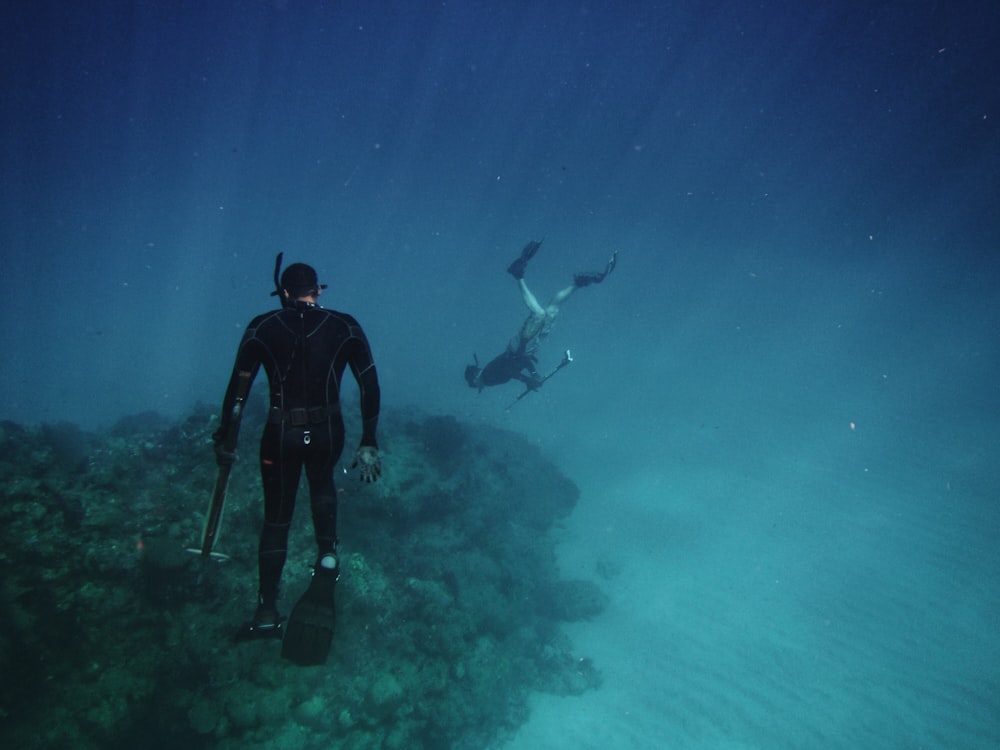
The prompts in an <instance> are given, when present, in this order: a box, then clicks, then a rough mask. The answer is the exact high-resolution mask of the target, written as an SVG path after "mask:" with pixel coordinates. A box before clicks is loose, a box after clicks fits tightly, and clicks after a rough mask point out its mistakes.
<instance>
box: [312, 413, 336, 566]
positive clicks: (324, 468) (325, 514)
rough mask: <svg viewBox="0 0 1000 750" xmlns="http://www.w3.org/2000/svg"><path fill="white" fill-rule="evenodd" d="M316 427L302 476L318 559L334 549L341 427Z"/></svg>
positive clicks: (332, 554) (334, 553)
mask: <svg viewBox="0 0 1000 750" xmlns="http://www.w3.org/2000/svg"><path fill="white" fill-rule="evenodd" d="M317 427H319V428H320V429H317V430H315V431H314V432H313V435H314V436H315V437H314V439H313V441H312V443H311V444H310V445H309V447H308V449H307V452H306V462H305V466H306V479H307V480H308V482H309V497H310V501H311V506H312V519H313V531H314V532H315V534H316V547H317V549H318V552H319V555H318V557H317V559H318V560H322V558H324V557H326V556H328V555H331V556H336V552H337V488H336V487H335V485H334V482H333V469H334V467H335V465H336V463H337V460H338V459H339V458H340V454H341V451H343V449H344V428H343V426H340V427H339V428H338V427H337V425H335V424H328V425H317Z"/></svg>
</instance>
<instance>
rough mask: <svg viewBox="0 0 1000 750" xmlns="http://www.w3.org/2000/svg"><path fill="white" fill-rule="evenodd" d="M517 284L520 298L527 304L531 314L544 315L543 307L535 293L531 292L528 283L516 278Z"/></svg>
mask: <svg viewBox="0 0 1000 750" xmlns="http://www.w3.org/2000/svg"><path fill="white" fill-rule="evenodd" d="M517 285H518V286H519V287H520V288H521V299H523V300H524V304H525V305H527V306H528V309H529V310H531V312H532V314H533V315H544V314H545V308H543V307H542V306H541V305H540V304H538V300H537V299H536V298H535V295H534V294H532V293H531V290H530V289H528V285H527V284H526V283H525V282H524V279H518V280H517Z"/></svg>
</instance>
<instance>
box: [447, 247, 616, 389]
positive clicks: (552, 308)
mask: <svg viewBox="0 0 1000 750" xmlns="http://www.w3.org/2000/svg"><path fill="white" fill-rule="evenodd" d="M541 246H542V243H541V242H535V241H534V240H532V241H531V242H529V243H528V244H527V245H525V246H524V249H522V250H521V254H520V255H519V256H518V257H517V259H516V260H515V261H514V262H513V263H511V264H510V266H508V267H507V273H509V274H510V275H511V276H513V277H514V278H515V279H517V284H518V287H519V288H520V290H521V298H522V299H523V300H524V304H525V305H526V306H527V308H528V311H529V314H528V318H527V319H526V320H525V321H524V324H523V325H522V326H521V330H520V331H518V333H517V335H516V336H514V338H512V339H511V340H510V342H509V343H508V344H507V348H506V350H504V352H503V353H502V354H499V355H497V356H496V357H494V358H493V359H492V360H490V362H488V363H487V365H486V366H485V367H480V366H479V358H478V357H474V359H475V363H474V364H471V365H468V366H467V367H466V368H465V382H466V383H468V384H469V387H470V388H477V389H478V390H480V391H482V390H483V388H486V387H487V386H494V385H502V384H503V383H507V382H509V381H511V380H519V381H521V382H522V383H524V385H525V387H526V389H527V390H529V391H531V390H537V389H538V388H540V387H541V385H542V383H543V382H544V381H545V379H546V378H545V377H543V376H542V375H540V374H539V373H538V371H537V370H536V369H535V365H536V364H537V362H538V358H537V356H536V354H535V352H536V351H537V350H538V346H539V343H540V342H541V339H543V338H545V337H546V336H547V335H548V334H549V331H550V330H551V329H552V324H553V323H554V322H555V318H556V316H557V315H558V314H559V307H560V305H562V303H563V302H565V301H566V300H567V299H568V298H569V296H570V295H571V294H573V292H575V291H576V290H577V289H582V288H583V287H585V286H590V285H591V284H600V283H601V282H602V281H604V279H605V277H606V276H607V275H608V274H609V273H611V272H612V271H613V270H614V268H615V263H616V262H617V260H618V251H615V252H614V253H613V254H612V256H611V258H610V260H608V264H607V266H606V267H605V269H604V270H603V271H590V272H584V273H578V274H575V275H574V276H573V283H572V284H571V285H570V286H568V287H566V288H565V289H563V290H561V291H559V292H556V294H555V296H553V297H552V299H551V300H549V304H548V305H546V306H545V307H542V306H541V305H540V304H539V302H538V300H537V299H536V298H535V295H534V294H532V293H531V290H530V289H529V288H528V285H527V283H526V282H525V281H524V272H525V270H526V269H527V266H528V261H529V260H531V259H532V258H533V257H534V255H535V253H537V252H538V249H539V248H540V247H541ZM567 361H570V360H569V352H567V354H566V359H564V360H563V362H564V363H565V362H567ZM557 369H558V368H557Z"/></svg>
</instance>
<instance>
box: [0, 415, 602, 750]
mask: <svg viewBox="0 0 1000 750" xmlns="http://www.w3.org/2000/svg"><path fill="white" fill-rule="evenodd" d="M262 418H263V413H262V411H254V410H248V414H247V416H246V418H245V421H246V422H247V423H246V424H245V425H244V428H243V438H242V443H243V454H244V455H245V456H246V457H247V458H250V459H251V460H242V461H239V462H238V463H237V465H236V467H235V469H234V471H233V475H232V478H231V482H230V489H229V498H228V500H227V507H226V511H225V516H224V519H223V524H222V533H221V535H220V539H219V542H218V544H217V547H216V549H217V550H219V551H221V552H225V553H226V554H228V555H229V556H230V557H231V559H230V560H229V561H228V562H225V563H221V564H220V563H217V562H215V561H206V560H203V559H202V558H200V557H199V556H197V555H192V554H189V553H187V552H186V551H185V547H191V546H196V545H197V544H198V542H199V538H200V534H201V526H202V519H203V515H202V514H203V513H204V510H205V505H206V504H207V501H208V498H209V495H210V493H211V489H212V483H213V480H214V474H215V466H214V462H213V457H212V450H211V446H210V439H209V435H210V434H211V432H212V430H213V429H214V426H215V425H214V422H215V417H214V416H213V413H212V411H211V410H209V409H208V408H206V407H201V406H199V407H196V408H195V409H194V410H193V412H192V413H191V414H190V415H189V416H188V417H187V418H186V419H184V420H182V421H180V422H177V423H173V422H170V421H167V420H165V419H163V418H162V417H159V416H157V415H155V414H139V415H135V416H133V417H129V418H127V419H125V420H122V421H121V422H119V423H118V424H117V425H115V426H114V427H113V428H112V429H110V430H108V431H106V432H102V433H87V432H84V431H82V430H80V429H79V428H77V427H75V426H73V425H68V424H58V425H45V426H40V427H24V426H21V425H17V424H13V423H10V422H2V423H0V496H2V497H0V671H2V672H3V674H4V675H5V676H6V679H5V680H3V681H0V736H3V737H4V738H5V742H6V744H8V745H9V746H11V747H20V748H49V749H58V748H70V747H72V748H76V749H77V750H88V749H90V748H102V749H105V750H106V749H108V748H112V749H113V748H132V747H144V748H176V747H185V748H189V749H195V750H197V749H199V748H219V749H220V750H230V748H232V749H235V748H261V750H263V748H275V747H295V748H306V749H308V748H331V747H337V748H350V749H351V750H369V749H375V748H383V749H391V748H408V749H409V750H421V748H424V749H427V750H430V749H431V748H434V749H435V750H436V749H437V748H456V750H461V749H464V748H476V749H477V750H482V749H483V748H489V747H492V746H496V745H497V744H499V743H501V742H502V741H503V740H504V739H505V738H506V737H508V736H509V735H510V733H511V732H512V731H513V729H515V728H516V727H517V726H518V725H519V724H520V723H522V722H523V721H524V719H525V717H526V716H527V711H528V708H527V697H528V695H529V694H530V692H532V691H537V690H544V691H551V692H557V693H563V694H578V693H580V692H583V691H585V690H588V689H592V688H594V687H595V686H596V685H597V684H598V683H599V674H598V671H597V669H595V667H594V665H593V664H592V663H591V662H590V661H589V660H588V659H586V658H583V657H581V656H579V655H577V654H574V653H573V649H572V645H571V643H570V642H569V639H568V638H567V637H566V635H565V634H564V633H563V632H562V630H561V629H560V622H561V621H566V620H574V619H581V618H586V617H591V616H593V615H595V614H596V613H597V612H599V611H600V610H601V609H602V608H603V606H604V603H605V599H604V596H603V594H602V593H601V592H600V591H599V590H598V588H597V587H596V586H595V585H594V584H593V583H592V582H587V581H560V580H559V576H558V572H557V570H556V565H555V555H554V550H553V547H554V543H555V541H554V538H553V535H552V533H551V532H552V530H553V528H554V527H556V525H557V524H558V522H559V519H561V518H563V517H564V516H566V515H567V514H568V513H569V512H570V511H571V510H572V508H573V506H574V503H575V502H576V499H577V494H578V492H577V489H576V487H575V486H574V485H573V483H572V482H571V481H570V480H569V479H567V478H566V477H564V476H563V475H561V474H560V473H559V471H558V470H557V469H556V468H555V467H554V466H553V465H552V464H551V463H550V462H548V461H547V460H546V459H545V457H544V456H543V455H542V454H541V452H540V451H539V450H538V449H536V448H534V447H533V446H531V445H529V444H528V443H527V442H526V441H525V440H523V439H522V438H520V437H518V436H517V435H515V434H513V433H509V432H505V431H502V430H497V429H494V428H490V427H483V426H476V427H475V428H473V427H470V426H468V425H465V424H463V423H461V422H459V421H457V420H455V419H453V418H451V417H448V416H427V415H424V414H421V413H419V412H416V411H397V412H389V413H387V414H386V415H384V417H383V428H382V430H381V433H382V442H383V454H384V463H385V470H384V475H383V478H382V481H381V482H380V483H378V484H375V485H371V486H367V485H362V484H360V483H358V482H356V481H354V480H353V479H352V478H349V477H345V476H338V482H339V485H340V499H341V506H340V537H341V550H340V551H341V558H342V573H341V580H340V583H339V584H338V588H337V632H336V634H335V638H334V649H333V652H332V654H331V657H330V660H329V663H328V664H327V665H326V666H325V667H313V668H300V667H295V666H293V665H291V664H289V663H287V662H284V661H282V660H281V658H280V654H279V652H280V646H279V645H278V644H277V642H274V641H264V642H256V643H245V644H239V645H234V644H233V643H232V642H231V635H232V633H233V632H234V631H235V629H236V627H237V626H238V625H239V623H240V622H241V621H243V620H244V619H245V618H246V617H247V616H248V615H249V614H250V612H251V611H252V605H253V603H254V596H255V587H256V547H257V533H258V522H259V516H260V512H261V511H260V501H259V480H258V477H257V475H256V465H255V464H256V462H255V461H254V460H252V458H251V457H253V456H254V455H255V452H256V451H255V448H256V445H255V443H256V436H257V435H258V434H259V430H260V426H261V422H262ZM356 428H357V425H351V424H349V425H348V434H349V435H350V434H355V435H356V434H358V431H357V429H356ZM299 506H300V507H299V512H298V513H297V514H296V519H295V524H294V527H293V536H292V540H291V549H290V555H289V562H288V565H287V567H286V570H285V577H284V585H285V595H284V597H283V600H282V603H283V605H284V607H285V609H286V610H287V609H288V608H290V603H291V602H292V601H294V598H295V597H296V596H298V594H299V593H300V592H301V591H302V590H303V589H304V587H305V585H306V582H307V580H308V576H309V567H308V566H309V564H310V563H311V562H312V561H313V559H314V542H313V540H312V536H311V528H310V523H309V513H308V493H307V490H306V488H305V487H304V486H303V488H302V490H301V491H300V499H299Z"/></svg>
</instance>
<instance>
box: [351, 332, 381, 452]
mask: <svg viewBox="0 0 1000 750" xmlns="http://www.w3.org/2000/svg"><path fill="white" fill-rule="evenodd" d="M351 332H352V334H353V341H352V342H351V344H352V345H351V346H350V347H349V351H350V355H349V359H348V361H347V364H348V366H349V367H350V368H351V373H352V374H353V375H354V379H355V380H356V381H357V382H358V390H359V391H360V395H361V425H362V427H361V445H370V446H372V447H373V448H377V447H378V442H377V441H376V439H375V433H376V430H377V429H378V413H379V408H380V406H381V402H382V394H381V391H380V390H379V385H378V372H377V370H376V369H375V360H374V359H373V358H372V352H371V347H370V346H369V345H368V339H367V337H366V336H365V334H364V331H362V330H361V326H359V325H357V324H356V323H355V325H354V326H352V331H351Z"/></svg>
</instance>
